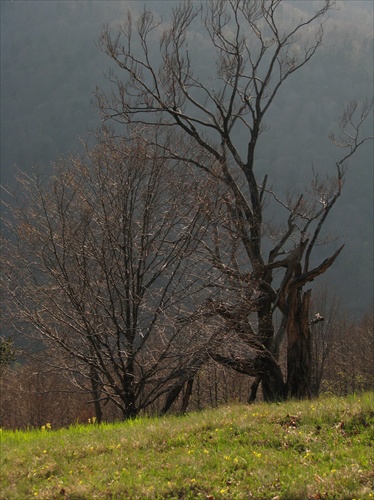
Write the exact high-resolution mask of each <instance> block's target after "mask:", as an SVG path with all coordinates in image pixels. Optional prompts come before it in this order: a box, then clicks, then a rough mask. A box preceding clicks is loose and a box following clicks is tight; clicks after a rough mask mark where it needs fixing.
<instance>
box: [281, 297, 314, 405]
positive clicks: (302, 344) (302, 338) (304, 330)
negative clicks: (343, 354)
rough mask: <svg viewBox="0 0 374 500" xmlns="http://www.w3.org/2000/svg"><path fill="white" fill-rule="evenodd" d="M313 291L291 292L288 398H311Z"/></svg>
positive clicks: (288, 335)
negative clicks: (310, 311)
mask: <svg viewBox="0 0 374 500" xmlns="http://www.w3.org/2000/svg"><path fill="white" fill-rule="evenodd" d="M310 296H311V290H310V289H309V290H307V291H306V292H302V290H301V289H300V288H296V289H295V290H293V291H292V292H290V301H289V313H288V320H287V343H288V344H287V383H286V386H287V389H286V390H287V396H288V397H292V398H298V399H302V398H310V397H311V368H312V356H311V338H310V326H309V306H310Z"/></svg>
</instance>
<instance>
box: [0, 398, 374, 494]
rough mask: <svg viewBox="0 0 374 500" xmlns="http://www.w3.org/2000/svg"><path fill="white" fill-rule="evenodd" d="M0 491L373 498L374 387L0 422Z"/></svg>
mask: <svg viewBox="0 0 374 500" xmlns="http://www.w3.org/2000/svg"><path fill="white" fill-rule="evenodd" d="M0 498H1V499H6V500H11V499H17V500H20V499H28V498H37V499H62V498H66V499H70V500H72V499H74V500H78V499H95V498H107V499H109V498H118V499H151V498H152V499H172V498H175V499H195V498H203V499H208V500H212V499H251V498H253V499H279V500H285V499H308V498H309V499H325V498H326V499H339V500H341V499H357V500H358V499H366V498H373V499H374V393H366V394H362V395H356V396H351V397H348V398H337V397H329V398H321V399H318V400H313V401H303V402H295V401H293V402H287V403H282V404H272V405H269V404H265V403H258V404H255V405H252V406H245V405H239V404H233V405H228V406H222V407H220V408H218V409H214V410H207V411H204V412H201V413H192V414H188V415H186V416H181V417H177V416H171V417H164V418H152V419H147V418H141V419H136V420H133V421H128V422H122V423H117V424H104V425H101V426H97V425H94V424H92V423H87V425H77V426H73V427H71V428H69V429H60V430H56V431H55V430H53V429H50V425H49V424H48V423H47V422H46V425H45V426H43V428H42V429H39V430H30V431H28V432H23V431H22V432H21V431H14V432H13V431H4V430H3V431H2V432H1V483H0Z"/></svg>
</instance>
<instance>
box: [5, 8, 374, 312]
mask: <svg viewBox="0 0 374 500" xmlns="http://www.w3.org/2000/svg"><path fill="white" fill-rule="evenodd" d="M145 3H146V5H147V7H148V8H150V9H152V10H153V11H156V12H157V13H158V14H159V15H160V16H163V15H164V16H165V18H166V17H167V13H168V11H170V9H171V8H172V6H173V4H174V3H175V2H174V1H158V2H155V1H149V2H145ZM314 3H316V2H312V1H308V2H305V1H304V2H298V1H291V2H285V5H284V15H285V16H293V15H294V16H297V15H298V13H299V9H311V8H313V4H314ZM0 4H1V177H2V180H1V183H2V184H3V185H8V186H10V187H11V188H14V186H15V179H16V174H17V171H18V170H19V169H21V170H25V171H28V170H30V169H31V168H32V166H35V165H37V166H38V168H40V169H41V170H43V171H47V172H48V170H49V169H50V168H51V162H52V161H53V160H55V159H56V158H57V157H59V156H61V155H66V154H68V153H70V152H75V151H78V150H79V149H80V147H81V145H80V140H81V139H83V140H86V139H87V138H88V137H89V135H90V130H93V129H95V128H96V127H98V126H99V125H100V117H99V114H98V112H97V110H96V109H95V105H94V104H95V103H94V100H93V92H94V90H95V87H96V86H98V87H103V88H109V87H108V86H109V84H108V82H107V80H106V78H105V74H104V73H105V71H106V70H107V69H108V67H109V65H110V61H109V60H108V58H107V57H106V56H105V55H103V54H102V53H101V52H100V51H99V49H98V48H97V39H98V37H99V35H100V31H101V29H102V27H103V25H104V24H108V25H109V26H110V27H112V28H113V29H114V30H115V29H116V28H118V26H119V24H120V22H121V19H124V18H125V16H126V11H127V9H129V8H130V9H132V10H133V11H140V10H142V9H143V5H144V3H143V2H142V1H135V2H132V1H90V0H88V1H85V0H77V1H75V0H71V1H56V0H55V1H1V2H0ZM338 7H339V9H337V10H334V11H332V12H330V16H329V17H330V19H329V20H328V21H327V23H326V24H325V26H324V28H325V38H324V44H323V46H322V48H321V49H320V51H319V54H318V55H317V56H316V57H315V58H313V59H312V61H311V62H310V63H309V64H308V65H307V66H306V67H305V68H304V69H303V70H302V71H300V72H299V73H297V75H296V76H295V77H294V78H292V79H290V80H289V82H287V84H286V85H285V87H284V88H283V89H282V91H281V94H280V95H279V97H278V99H277V101H276V103H275V104H274V106H273V108H272V111H271V114H269V116H268V117H267V124H268V125H269V130H268V131H267V132H266V140H263V141H262V148H261V151H260V155H259V160H260V161H259V165H260V168H263V171H264V174H265V173H267V172H269V174H270V176H269V177H270V179H271V183H272V184H273V185H277V186H278V190H283V191H287V189H288V190H291V191H292V190H293V189H297V188H300V189H302V188H303V187H304V185H306V184H307V183H308V181H309V180H310V178H311V173H312V168H313V166H314V167H315V168H316V170H319V171H322V172H323V171H326V172H327V171H330V172H331V171H333V168H334V162H335V160H336V159H337V158H338V157H339V155H340V152H339V151H337V150H336V148H335V147H334V146H333V145H332V144H331V143H330V142H329V140H328V134H329V132H330V130H331V129H333V128H334V122H335V120H336V119H337V117H338V116H339V114H340V113H341V112H342V109H343V107H344V105H345V104H346V103H347V102H348V101H350V100H352V99H359V100H361V99H364V98H365V97H366V96H368V97H371V96H372V95H373V4H372V2H371V1H343V2H338ZM196 36H199V34H198V33H197V34H196ZM203 48H204V43H203V40H202V43H201V50H200V51H199V53H198V54H194V55H195V56H196V57H198V58H199V60H200V63H201V71H202V72H203V71H204V68H205V67H206V66H207V64H206V63H207V61H206V58H207V57H209V56H208V54H207V53H206V52H204V50H203ZM207 76H209V75H207ZM368 127H369V129H370V128H371V130H372V129H373V120H372V118H371V120H369V124H368ZM366 132H368V133H370V130H366ZM371 133H372V132H371ZM276 217H277V214H274V219H275V220H276ZM327 233H328V234H327ZM327 233H326V236H329V237H331V248H332V249H333V248H335V247H337V246H340V245H341V244H342V243H345V249H344V251H343V253H342V254H341V256H340V257H339V259H338V261H337V262H336V264H335V265H334V266H333V268H331V269H330V270H329V271H328V273H327V274H326V275H325V277H324V278H323V279H324V280H325V283H327V285H328V287H329V289H330V290H331V293H337V295H338V296H339V298H340V300H341V304H342V306H343V308H344V309H345V310H346V311H347V312H348V313H349V315H351V316H352V317H355V318H359V317H361V316H362V314H363V313H364V312H366V311H367V310H368V309H369V308H370V307H371V305H372V303H373V146H372V144H368V145H367V146H366V147H364V148H362V150H360V151H359V153H358V154H357V155H356V156H355V157H354V159H353V160H352V161H351V162H350V164H349V172H348V175H347V180H346V185H345V188H344V191H343V196H342V198H341V199H340V200H339V203H338V204H337V206H336V209H335V213H334V214H333V216H332V217H331V218H330V219H329V222H328V226H327Z"/></svg>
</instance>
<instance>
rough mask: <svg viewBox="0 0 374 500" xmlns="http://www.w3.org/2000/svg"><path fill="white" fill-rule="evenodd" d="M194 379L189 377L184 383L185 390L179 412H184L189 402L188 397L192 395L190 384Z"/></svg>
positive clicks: (191, 384)
mask: <svg viewBox="0 0 374 500" xmlns="http://www.w3.org/2000/svg"><path fill="white" fill-rule="evenodd" d="M193 382H194V379H193V378H191V379H190V380H188V381H187V383H186V392H185V393H184V396H183V402H182V408H181V413H186V411H187V408H188V404H189V402H190V397H191V395H192V386H193Z"/></svg>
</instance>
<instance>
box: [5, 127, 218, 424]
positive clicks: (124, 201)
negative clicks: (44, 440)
mask: <svg viewBox="0 0 374 500" xmlns="http://www.w3.org/2000/svg"><path fill="white" fill-rule="evenodd" d="M97 142H98V143H97V145H96V146H95V147H94V148H92V149H87V152H86V154H85V155H84V156H83V157H72V158H70V159H68V160H67V159H64V160H61V161H60V162H57V164H56V165H55V173H54V175H53V176H52V177H51V178H50V179H43V178H41V177H40V176H39V175H37V174H35V175H34V176H26V175H24V176H22V177H21V178H20V189H19V191H18V192H20V193H21V197H20V198H18V200H17V203H12V204H11V206H10V212H11V217H9V218H8V220H7V224H8V227H7V232H8V235H9V236H8V239H7V241H5V242H4V249H5V251H4V263H5V266H4V274H3V283H4V286H5V293H4V296H5V297H6V299H7V302H8V305H9V307H8V310H9V314H11V315H12V316H13V317H12V318H11V319H12V323H13V325H15V326H16V328H17V329H18V330H19V331H20V332H21V334H22V335H25V334H27V333H28V334H34V335H35V334H36V335H38V336H39V338H40V339H41V340H42V342H43V343H44V344H45V345H47V346H51V351H50V353H53V352H55V353H56V356H57V358H56V359H55V360H52V359H49V360H47V362H50V363H58V365H59V366H60V367H61V369H63V370H64V371H65V372H67V373H68V374H70V376H71V377H72V379H73V380H74V382H75V383H76V384H78V385H79V386H80V387H82V388H84V389H85V390H87V391H89V392H90V393H91V394H92V397H93V401H94V403H95V404H96V413H97V416H98V418H99V419H100V415H101V412H100V404H101V403H103V402H106V401H112V402H113V403H114V404H116V405H117V406H118V407H119V408H120V409H121V410H122V412H123V415H124V417H126V418H127V417H131V416H134V415H136V414H137V413H138V412H139V411H140V410H141V409H144V408H146V407H147V406H148V405H149V404H151V403H152V402H153V401H155V400H156V399H157V398H158V397H160V396H161V395H162V394H163V393H164V392H166V390H167V389H168V388H169V386H170V385H172V383H173V380H174V378H175V376H176V375H175V374H176V373H180V371H181V369H182V368H183V365H185V364H188V363H189V362H191V361H190V356H192V354H191V343H192V340H193V339H192V338H191V336H190V335H189V333H188V332H187V329H188V328H189V325H187V324H183V323H181V322H179V323H178V322H177V321H176V320H177V318H178V317H179V316H182V315H185V314H186V311H188V308H189V307H191V306H189V305H188V304H189V303H190V304H191V303H193V302H194V296H195V295H196V296H198V295H199V293H200V292H201V280H200V275H201V272H198V270H197V267H196V265H195V260H196V259H195V253H196V251H197V247H198V245H199V242H200V241H201V240H202V239H203V238H204V233H205V231H206V226H207V217H208V213H209V211H207V210H206V207H205V209H204V210H202V207H201V206H200V205H199V203H198V202H197V198H196V196H195V195H196V192H198V190H199V189H200V187H199V186H196V185H195V184H194V182H193V179H192V177H191V176H190V175H189V173H188V168H187V169H186V168H185V166H184V167H183V168H182V166H181V165H180V164H179V165H178V164H177V163H178V162H173V165H171V164H170V162H167V161H165V160H164V158H162V157H158V156H157V154H156V151H155V148H154V147H152V146H150V145H147V144H146V143H145V142H144V141H142V140H140V139H133V140H130V139H117V140H116V139H113V137H109V135H108V133H105V132H104V133H103V134H101V135H100V136H99V137H98V141H97ZM179 163H180V162H179ZM201 199H202V197H201ZM204 203H205V202H204ZM205 270H206V271H207V268H206V267H205ZM56 348H57V349H56ZM195 354H196V353H195V352H193V355H195Z"/></svg>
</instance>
